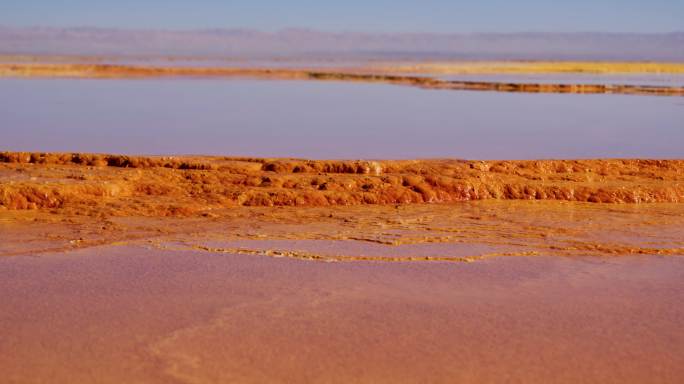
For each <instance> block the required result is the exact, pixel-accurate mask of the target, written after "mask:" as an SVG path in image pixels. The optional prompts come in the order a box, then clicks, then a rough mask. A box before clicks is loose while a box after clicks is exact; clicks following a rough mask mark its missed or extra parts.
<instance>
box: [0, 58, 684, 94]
mask: <svg viewBox="0 0 684 384" xmlns="http://www.w3.org/2000/svg"><path fill="white" fill-rule="evenodd" d="M0 77H30V78H34V77H38V78H40V77H44V78H92V79H120V78H165V77H204V78H260V79H279V80H311V81H348V82H364V83H383V84H393V85H403V86H412V87H418V88H423V89H438V90H459V91H495V92H522V93H576V94H626V95H654V96H684V87H679V86H655V85H626V84H560V83H556V84H554V83H548V84H547V83H527V82H495V81H463V80H442V79H437V78H434V77H429V76H411V75H401V74H388V73H387V70H383V72H368V70H364V69H362V68H361V69H355V70H348V69H330V70H311V69H282V68H243V67H215V68H210V67H155V66H133V65H112V64H46V63H28V64H27V63H14V64H7V63H0Z"/></svg>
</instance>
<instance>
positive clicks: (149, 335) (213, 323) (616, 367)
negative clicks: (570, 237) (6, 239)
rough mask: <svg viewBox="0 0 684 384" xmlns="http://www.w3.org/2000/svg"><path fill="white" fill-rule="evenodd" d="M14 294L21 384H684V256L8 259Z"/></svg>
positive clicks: (131, 249) (5, 305) (141, 250)
mask: <svg viewBox="0 0 684 384" xmlns="http://www.w3.org/2000/svg"><path fill="white" fill-rule="evenodd" d="M341 248H342V249H344V247H343V246H342V247H341ZM0 277H1V278H0V294H2V296H3V298H4V299H3V300H2V301H0V314H1V315H0V330H1V331H2V335H3V338H2V342H0V356H2V358H1V359H0V371H2V372H3V376H4V380H5V382H9V383H13V382H22V383H29V382H31V383H40V382H51V383H54V382H71V383H76V382H95V381H96V382H101V383H108V382H112V383H114V382H117V383H118V382H131V383H133V382H147V383H154V382H159V383H209V382H331V383H338V382H339V383H343V382H444V383H447V382H449V383H451V382H463V383H474V382H478V383H487V382H492V383H493V382H502V381H505V382H514V383H515V382H520V383H523V382H524V383H529V382H556V383H575V382H585V383H631V382H633V383H642V382H649V383H677V382H681V381H682V380H683V379H684V368H682V367H684V331H683V330H682V328H681V324H682V321H683V320H684V309H683V308H682V306H681V305H680V303H681V302H682V300H683V299H684V285H683V284H682V281H683V279H684V259H682V258H679V257H657V256H639V257H631V256H626V257H621V258H612V259H606V258H596V257H584V258H580V259H577V258H564V257H561V258H559V257H544V256H537V257H501V258H492V259H488V260H483V261H478V262H475V263H455V264H454V263H434V264H425V263H410V264H405V263H377V262H354V263H321V262H310V261H302V260H291V259H286V258H285V259H283V258H281V259H275V258H271V257H260V256H253V255H235V254H220V255H218V254H213V255H208V254H206V253H203V252H201V251H170V250H166V251H163V252H162V251H159V250H157V249H154V248H152V249H150V248H149V247H145V246H138V245H131V246H118V247H117V246H113V247H111V246H110V247H100V248H90V249H86V250H80V251H75V252H71V253H66V254H64V253H57V254H45V255H42V256H40V257H35V256H30V255H27V256H17V257H9V258H2V259H0Z"/></svg>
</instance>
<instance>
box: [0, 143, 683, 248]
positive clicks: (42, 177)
mask: <svg viewBox="0 0 684 384" xmlns="http://www.w3.org/2000/svg"><path fill="white" fill-rule="evenodd" d="M0 161H2V162H0V229H2V233H3V235H4V237H5V238H7V239H10V241H5V242H2V243H0V254H2V255H16V254H22V253H26V252H32V253H43V252H49V251H59V250H70V249H75V248H82V247H91V246H96V245H103V244H111V243H116V242H129V241H134V240H141V239H147V240H148V241H150V242H151V243H150V244H152V245H154V246H157V247H159V248H161V249H177V248H180V249H191V250H200V251H203V252H209V253H213V254H226V253H238V254H248V255H262V256H273V257H290V258H297V259H309V260H324V261H360V260H368V259H372V260H375V261H469V260H477V259H480V258H484V257H489V256H502V255H551V254H553V255H569V256H571V255H587V254H589V255H610V256H616V255H630V254H642V255H679V254H683V253H684V251H683V247H684V242H683V241H682V239H684V233H683V232H682V228H684V204H681V202H682V201H684V183H683V181H684V173H683V172H682V170H683V169H684V161H681V160H544V161H464V160H415V161H407V160H404V161H322V160H320V161H314V160H294V159H250V158H224V157H128V156H120V155H89V154H50V153H2V154H0ZM245 239H248V240H287V241H297V240H306V241H361V242H365V243H374V244H381V245H389V246H401V245H408V246H413V245H417V246H419V245H420V244H440V243H444V244H456V247H457V248H458V247H462V245H463V244H466V245H475V247H474V248H468V247H466V248H462V249H461V248H459V249H457V250H456V249H455V248H450V250H449V252H446V253H444V252H442V251H441V250H440V249H432V248H429V249H418V250H414V251H416V252H413V253H411V252H409V253H411V254H410V255H409V254H406V255H405V256H406V257H404V258H397V257H396V256H397V255H396V254H383V253H378V254H372V255H370V254H369V255H365V254H359V253H358V252H357V253H355V252H322V251H321V249H322V248H321V247H322V246H323V245H321V244H316V246H315V247H313V248H312V247H311V246H310V245H306V244H300V243H253V242H252V243H249V244H240V243H234V241H239V240H245ZM169 240H172V243H171V244H170V243H168V242H167V241H169ZM226 241H227V242H228V243H225V242H226ZM345 244H346V243H345ZM459 244H461V245H459ZM333 248H334V247H333ZM343 249H344V247H343ZM452 251H453V252H452Z"/></svg>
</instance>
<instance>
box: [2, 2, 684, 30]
mask: <svg viewBox="0 0 684 384" xmlns="http://www.w3.org/2000/svg"><path fill="white" fill-rule="evenodd" d="M0 25H5V26H96V27H120V28H151V29H204V28H254V29H260V30H278V29H283V28H289V27H304V28H313V29H320V30H331V31H346V30H358V31H373V32H382V31H385V32H421V31H423V32H521V31H551V32H574V31H598V32H671V31H683V30H684V0H563V1H553V0H469V1H455V0H414V1H407V0H335V1H323V0H245V1H230V0H223V1H221V0H106V1H104V0H0Z"/></svg>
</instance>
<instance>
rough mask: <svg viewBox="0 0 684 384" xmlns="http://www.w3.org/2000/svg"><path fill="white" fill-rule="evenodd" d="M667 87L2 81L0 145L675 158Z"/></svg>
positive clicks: (678, 135)
mask: <svg viewBox="0 0 684 384" xmlns="http://www.w3.org/2000/svg"><path fill="white" fill-rule="evenodd" d="M680 104H681V99H680V98H676V97H647V96H617V95H553V94H505V93H493V92H457V91H435V90H422V89H412V88H409V87H400V86H392V85H378V84H349V83H329V82H326V83H321V82H295V81H257V80H200V79H185V80H175V79H165V80H69V79H66V80H65V79H60V80H45V79H34V80H25V79H2V80H0V116H2V126H0V131H2V141H1V142H0V150H36V151H82V152H116V153H135V154H222V155H248V156H269V157H310V158H426V157H428V158H434V157H456V158H472V159H496V158H511V159H528V158H582V157H657V158H679V157H684V150H683V149H682V146H681V143H682V142H684V129H682V128H683V126H682V121H684V109H682V108H681V105H680Z"/></svg>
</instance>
